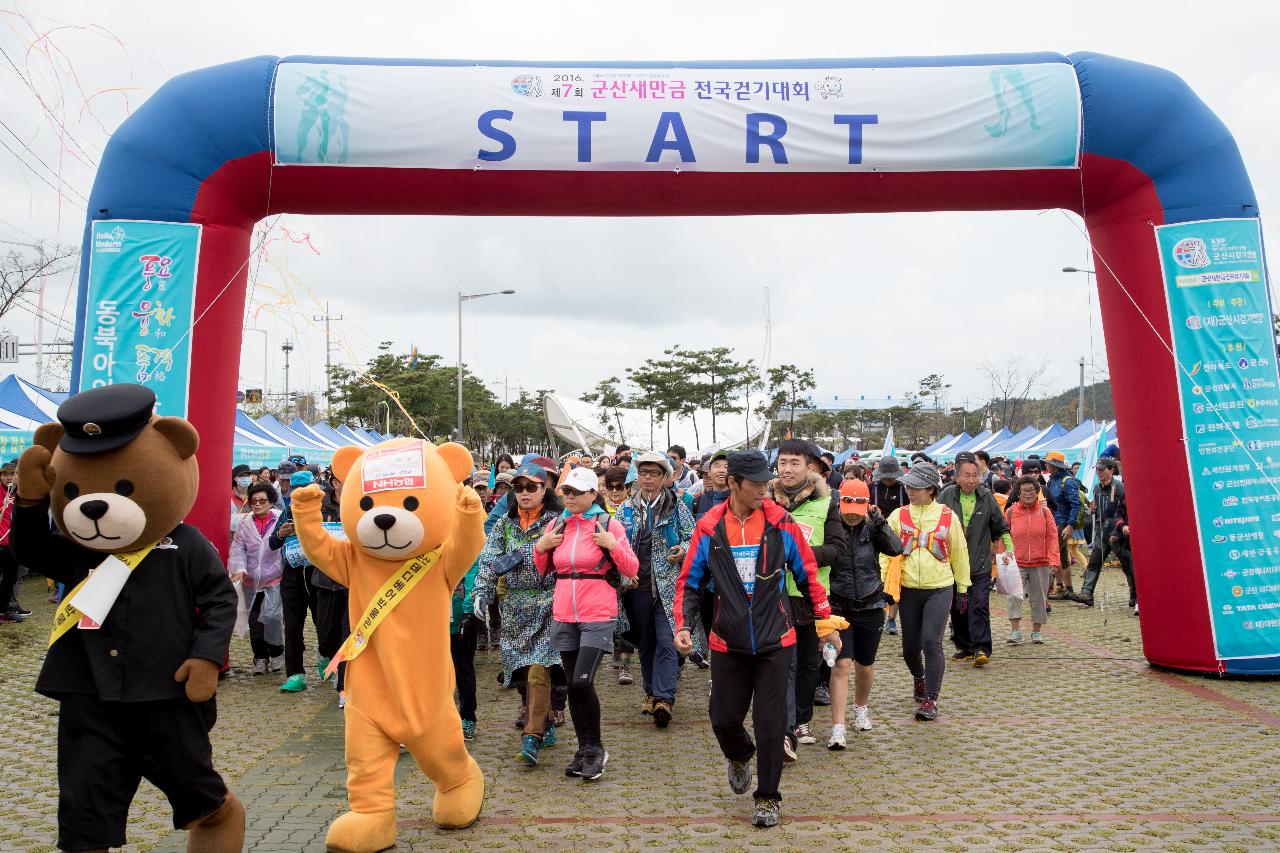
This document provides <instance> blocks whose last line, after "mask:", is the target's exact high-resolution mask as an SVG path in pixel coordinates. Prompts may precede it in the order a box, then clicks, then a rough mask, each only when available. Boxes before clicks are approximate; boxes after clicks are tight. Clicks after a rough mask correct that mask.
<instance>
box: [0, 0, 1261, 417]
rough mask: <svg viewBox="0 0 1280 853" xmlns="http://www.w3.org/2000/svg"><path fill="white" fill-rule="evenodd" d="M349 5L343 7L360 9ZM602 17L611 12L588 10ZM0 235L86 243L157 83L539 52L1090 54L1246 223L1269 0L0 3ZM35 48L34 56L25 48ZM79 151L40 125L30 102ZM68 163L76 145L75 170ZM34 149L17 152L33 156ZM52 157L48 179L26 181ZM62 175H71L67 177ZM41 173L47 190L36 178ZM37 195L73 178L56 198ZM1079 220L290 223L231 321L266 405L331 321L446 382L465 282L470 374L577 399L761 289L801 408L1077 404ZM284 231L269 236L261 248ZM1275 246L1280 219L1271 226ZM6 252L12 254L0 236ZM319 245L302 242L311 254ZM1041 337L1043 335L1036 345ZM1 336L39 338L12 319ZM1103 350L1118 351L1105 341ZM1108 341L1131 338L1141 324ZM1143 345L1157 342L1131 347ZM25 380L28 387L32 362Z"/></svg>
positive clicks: (743, 343)
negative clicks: (1116, 68) (1218, 124)
mask: <svg viewBox="0 0 1280 853" xmlns="http://www.w3.org/2000/svg"><path fill="white" fill-rule="evenodd" d="M355 9H358V11H353V10H355ZM597 9H617V11H609V12H606V11H596V10H597ZM0 10H3V14H2V15H0V23H3V26H2V27H0V47H3V48H4V50H5V52H6V53H7V54H8V55H9V57H11V58H12V59H13V60H14V61H15V62H16V63H17V64H18V66H19V67H20V68H21V69H22V70H23V73H24V74H25V75H26V76H27V77H28V78H29V79H30V80H31V82H32V83H33V84H34V87H35V92H34V93H33V92H32V91H31V90H30V89H29V88H28V87H27V85H26V84H25V83H24V82H23V81H22V79H20V78H19V77H18V75H17V74H16V73H15V72H14V70H13V69H12V68H11V67H9V65H8V63H7V62H5V61H4V59H3V58H0V95H3V103H4V105H5V106H4V109H3V121H4V122H5V124H7V125H8V127H9V128H11V129H12V131H13V132H14V133H16V134H17V136H18V137H20V138H21V140H22V143H25V144H26V145H27V146H29V148H30V150H29V151H28V150H24V149H23V148H22V147H20V146H19V144H18V143H17V142H16V141H15V139H14V137H13V136H11V135H9V134H8V132H7V131H5V130H4V129H2V128H0V138H2V139H3V140H4V141H5V142H6V143H8V146H9V147H10V148H13V149H14V150H15V151H16V152H17V153H18V154H19V155H21V156H22V157H23V159H25V160H26V161H27V163H28V165H29V166H30V168H28V167H25V166H24V165H23V164H21V163H19V162H18V160H17V159H16V156H15V155H14V154H13V153H11V152H9V151H6V150H4V149H3V148H0V239H3V240H17V241H22V240H27V239H30V238H31V237H42V238H53V237H55V236H56V237H58V238H59V239H61V240H63V241H65V242H68V243H73V244H76V245H78V244H79V241H80V235H81V232H82V228H83V222H84V210H83V208H82V207H81V206H80V205H81V204H82V201H81V196H87V195H88V191H89V186H90V184H91V182H92V179H93V168H92V162H93V161H94V160H95V159H96V157H97V156H98V154H99V153H100V152H101V148H102V145H103V144H104V143H105V140H106V138H107V137H108V135H109V133H110V132H111V131H112V130H113V129H114V128H115V127H116V126H118V124H119V123H120V122H121V121H122V120H123V119H124V118H125V117H126V115H127V114H128V111H129V110H130V109H133V108H136V107H137V105H138V104H140V103H141V102H142V101H144V100H145V99H146V97H147V96H148V95H149V94H150V93H151V92H153V91H155V89H157V88H158V87H159V86H160V85H161V84H162V83H163V82H164V81H165V80H166V79H168V78H169V77H171V76H173V75H175V74H178V73H181V72H184V71H188V70H191V69H195V68H200V67H203V66H208V65H214V64H217V63H221V62H226V61H230V60H234V59H239V58H243V57H247V56H254V55H259V54H276V55H289V54H330V55H347V56H381V57H387V56H402V57H430V58H467V59H475V60H484V59H529V60H566V61H568V60H575V59H576V60H583V61H585V60H627V59H650V60H688V59H783V58H799V57H864V56H894V55H932V54H964V53H994V52H1025V51H1035V50H1052V51H1059V52H1063V53H1070V52H1072V51H1077V50H1091V51H1098V52H1103V53H1110V54H1114V55H1117V56H1122V57H1126V58H1129V59H1135V60H1139V61H1143V62H1149V63H1152V64H1156V65H1161V66H1164V67H1167V68H1170V69H1172V70H1174V71H1175V72H1177V73H1178V74H1180V75H1181V76H1182V77H1183V78H1184V79H1185V80H1186V81H1187V82H1188V83H1189V84H1190V85H1191V86H1192V88H1194V89H1195V90H1196V92H1197V93H1198V94H1199V95H1200V97H1201V98H1203V99H1204V101H1205V102H1206V103H1207V104H1208V105H1209V106H1210V107H1211V108H1212V109H1213V110H1215V111H1216V112H1217V113H1218V114H1219V115H1220V116H1221V117H1222V118H1223V120H1224V121H1225V122H1226V124H1227V126H1228V127H1230V128H1231V129H1232V131H1233V133H1234V134H1235V136H1236V140H1237V142H1238V143H1239V146H1240V148H1241V151H1242V153H1243V156H1244V159H1245V163H1246V166H1247V167H1248V168H1249V171H1250V173H1251V176H1252V179H1253V183H1254V187H1255V190H1256V192H1257V195H1258V198H1259V203H1260V205H1261V209H1262V211H1263V212H1264V214H1265V213H1266V212H1267V211H1270V210H1271V206H1270V205H1271V202H1272V200H1273V199H1275V200H1277V201H1280V198H1277V187H1278V186H1280V184H1278V179H1280V162H1277V160H1276V157H1275V153H1276V151H1277V150H1280V54H1278V53H1277V51H1276V49H1275V37H1276V34H1277V33H1278V32H1280V3H1275V2H1270V0H1255V1H1254V2H1235V1H1234V0H1221V1H1220V2H1218V3H1214V4H1211V5H1206V4H1204V3H1202V2H1195V3H1192V2H1171V0H1160V2H1129V3H1117V2H1115V0H1108V2H1105V3H1104V2H1088V1H1087V0H1082V2H1076V3H1072V4H1068V5H1065V6H1064V5H1062V4H1058V5H1055V6H1053V7H1052V8H1050V7H1043V8H1042V7H1041V4H1009V3H1007V2H1006V3H1000V4H994V3H992V4H986V3H978V2H970V3H955V2H917V3H911V4H889V3H866V2H860V3H850V2H836V3H809V2H803V0H796V2H792V3H788V4H778V3H756V2H745V0H738V1H737V2H718V0H717V1H715V2H709V0H701V2H698V3H685V4H680V5H679V6H678V7H675V6H673V7H663V6H661V5H657V6H655V5H646V6H610V5H604V6H595V5H591V4H588V5H582V4H579V5H574V6H567V7H557V6H554V5H552V6H545V5H541V6H540V5H537V4H532V5H531V4H529V3H504V2H488V3H483V4H481V3H457V2H447V3H445V2H414V3H390V2H379V3H376V4H363V5H361V6H358V7H352V6H351V4H348V3H342V4H338V3H322V2H314V0H312V2H273V3H261V2H230V1H229V0H219V2H217V3H211V4H190V3H181V4H178V3H169V2H162V0H148V2H116V0H95V1H94V2H84V3H81V2H40V3H34V2H29V3H20V4H12V3H0ZM47 31H52V32H51V33H50V34H49V35H48V36H47V37H46V38H45V39H43V40H40V41H35V35H34V33H45V32H47ZM37 93H38V94H39V96H40V98H41V99H43V100H44V101H45V103H46V104H47V105H49V106H50V107H51V109H53V111H54V112H55V113H57V114H58V115H59V116H60V117H64V120H65V126H66V128H67V129H68V131H69V133H70V138H68V137H67V136H65V135H62V140H61V141H60V139H59V136H60V135H61V134H59V133H58V131H57V129H56V128H55V127H54V126H52V124H51V122H49V121H47V120H46V119H45V117H44V115H43V113H42V110H41V108H40V105H39V103H38V102H37V97H36V94H37ZM78 148H81V149H85V150H87V151H88V156H86V155H84V154H82V153H81V152H80V151H79V150H77V149H78ZM32 152H34V153H32ZM37 157H38V158H39V159H40V160H42V161H43V162H44V163H45V164H47V166H48V167H49V169H46V168H44V167H43V166H41V165H40V164H39V163H36V162H35V159H36V158H37ZM77 158H80V159H82V160H88V161H89V162H87V163H86V162H79V160H78V159H77ZM49 170H52V171H49ZM37 173H38V174H39V175H41V176H43V177H45V178H46V179H48V180H49V181H50V182H51V183H53V184H55V185H56V184H58V183H59V181H60V180H61V181H62V182H65V187H64V190H63V192H64V195H65V197H64V198H63V199H62V200H61V204H59V203H58V202H59V198H58V196H57V194H56V193H55V192H54V190H53V189H52V188H51V187H50V186H48V185H47V184H45V183H43V182H42V181H41V180H40V178H39V177H37ZM1074 222H1075V220H1074V219H1068V218H1067V217H1065V216H1064V215H1063V214H1062V213H1060V212H1058V211H1047V212H1045V211H1031V212H1010V213H934V214H894V215H843V216H791V217H780V216H779V217H733V218H729V217H723V218H704V219H686V218H681V219H607V220H606V219H597V220H591V219H550V218H544V219H518V218H473V219H468V218H457V217H311V216H286V217H284V219H283V220H282V222H281V224H282V225H283V226H284V227H285V228H287V229H288V233H289V234H291V235H293V236H294V237H295V238H298V239H299V240H301V238H302V236H303V235H310V239H309V243H306V242H289V243H288V245H286V242H287V241H286V240H284V239H280V240H277V241H274V242H272V243H271V244H270V246H269V249H270V251H269V253H268V258H267V261H266V262H265V263H263V264H261V265H260V266H257V267H256V269H255V271H256V275H255V283H252V284H251V286H252V287H253V303H252V304H251V305H250V306H249V309H248V315H249V316H248V317H247V318H246V320H247V322H246V325H248V326H256V327H258V328H263V329H266V330H267V335H266V337H267V339H268V341H269V344H270V350H269V352H268V355H269V356H270V358H269V364H268V366H267V372H268V374H269V376H270V387H271V388H272V389H273V390H279V389H280V388H281V387H282V385H283V374H282V367H283V361H282V358H281V355H280V352H279V346H280V344H281V343H283V341H284V340H285V339H286V338H289V339H292V340H293V341H294V343H295V344H296V346H297V349H296V350H295V351H294V353H293V357H292V367H293V370H292V377H291V383H290V384H291V386H292V387H293V388H295V389H298V388H302V389H307V388H310V389H315V390H319V389H320V388H321V386H322V382H323V365H324V336H323V330H322V324H319V323H315V322H313V321H312V320H311V318H312V317H313V316H316V315H319V314H322V313H323V306H324V303H325V301H326V300H328V301H329V302H330V303H331V305H332V310H333V314H334V315H338V314H341V315H343V317H344V319H343V320H342V321H341V322H339V323H335V325H334V331H335V340H336V341H337V347H338V349H337V350H336V352H335V355H334V358H335V359H337V360H340V361H344V362H348V361H355V362H358V363H363V362H364V361H365V360H366V359H367V358H368V357H369V356H370V355H372V354H373V353H374V351H375V348H376V343H377V342H378V341H381V340H390V341H393V342H394V343H395V345H396V348H397V349H398V350H401V351H405V350H407V349H408V348H409V346H411V345H416V346H417V347H418V348H419V350H420V351H422V352H424V353H430V352H439V353H442V354H443V355H444V356H445V359H446V361H447V362H448V363H452V362H453V360H454V358H455V357H456V356H455V353H456V351H457V330H456V323H457V320H456V313H455V312H456V297H455V294H456V292H457V290H458V288H459V285H460V286H461V287H462V288H464V289H465V290H467V291H470V292H479V291H488V290H500V289H504V288H514V289H515V290H516V291H517V293H516V295H514V296H505V297H493V298H490V299H486V300H482V301H479V302H473V303H469V304H468V305H467V307H466V321H465V323H464V329H463V339H464V360H465V361H466V362H467V363H468V364H469V365H470V366H471V367H472V368H473V369H474V370H476V371H477V372H478V373H479V374H480V375H482V376H483V377H485V378H486V379H487V380H489V381H491V382H492V383H493V385H491V387H492V388H493V389H494V390H495V392H496V393H497V394H498V395H499V397H501V396H502V393H503V381H504V377H505V379H506V380H507V381H508V382H509V384H510V386H511V388H512V394H513V396H514V393H515V389H516V388H518V387H521V386H523V387H524V388H527V389H529V390H533V389H535V388H540V387H552V388H555V389H557V390H558V391H560V392H562V393H567V394H570V395H573V396H577V395H578V394H580V393H582V392H583V391H585V390H588V389H589V388H590V387H591V386H592V385H593V384H594V383H595V382H596V381H597V380H599V379H600V378H602V377H605V376H609V375H611V374H613V375H622V371H623V370H624V369H625V368H626V367H628V366H631V365H635V364H638V363H639V362H640V361H642V360H643V359H644V358H645V357H648V356H656V355H659V354H660V353H661V351H662V349H663V348H664V347H667V346H670V345H671V344H676V343H678V344H681V345H682V346H686V347H702V346H717V345H726V346H733V347H735V348H736V349H737V350H738V353H739V356H740V357H742V358H747V357H751V358H755V359H756V360H757V362H759V360H760V359H761V357H762V355H763V351H764V328H765V289H766V288H768V290H769V293H770V306H771V317H772V331H773V346H772V357H771V362H772V364H774V365H778V364H781V363H786V362H791V363H795V364H798V365H800V366H801V367H812V368H813V369H814V370H815V373H816V376H817V380H818V393H819V394H821V395H823V396H832V395H839V396H841V397H845V396H857V395H859V394H864V395H867V396H873V395H875V396H884V395H887V394H893V395H897V394H900V393H901V392H903V391H905V390H907V389H909V388H914V387H915V386H916V384H917V382H918V381H919V379H920V378H921V377H923V376H925V375H926V374H929V373H935V372H937V373H942V374H944V375H945V376H946V378H947V380H948V381H950V382H951V383H952V384H953V386H954V388H953V393H952V403H953V404H962V403H964V402H965V401H966V400H967V401H969V403H970V405H976V404H977V403H978V402H979V401H981V400H982V399H985V397H986V396H987V387H986V383H985V381H984V380H983V379H982V378H981V376H980V375H979V373H978V370H977V363H978V362H980V361H982V360H984V359H994V360H999V359H1002V358H1004V357H1006V355H1007V353H1008V352H1009V346H1008V342H1009V341H1010V336H1009V335H1008V334H1006V333H1005V332H1006V331H1007V330H1008V329H1009V328H1011V327H1013V328H1024V329H1025V328H1028V327H1029V326H1031V327H1033V328H1036V329H1037V331H1036V333H1034V334H1032V335H1025V336H1022V337H1021V339H1020V340H1021V342H1022V343H1021V346H1022V347H1023V352H1025V354H1026V355H1027V356H1028V357H1029V359H1030V360H1033V361H1038V360H1039V359H1040V358H1043V357H1047V358H1048V359H1049V364H1050V368H1049V371H1048V373H1047V375H1046V380H1045V387H1044V388H1043V389H1042V390H1043V392H1044V393H1057V392H1060V391H1062V390H1065V389H1067V388H1069V387H1072V386H1074V384H1075V382H1076V378H1077V373H1078V367H1077V363H1078V360H1079V358H1080V357H1081V356H1082V355H1091V354H1092V355H1095V356H1096V358H1097V359H1098V360H1099V365H1098V366H1099V367H1101V360H1102V359H1103V358H1104V357H1105V356H1104V343H1103V336H1102V329H1101V320H1100V318H1099V316H1098V313H1097V301H1096V299H1093V300H1090V298H1089V293H1088V287H1087V280H1086V277H1085V276H1083V275H1067V274H1064V273H1062V272H1060V270H1061V268H1062V267H1063V266H1068V265H1074V266H1079V267H1085V266H1091V265H1092V262H1091V259H1090V257H1089V255H1088V249H1087V245H1086V243H1085V240H1084V238H1083V237H1082V236H1081V234H1080V231H1079V230H1078V228H1077V225H1076V224H1073V223H1074ZM1264 227H1265V220H1264ZM277 233H279V234H281V236H283V232H277ZM1266 233H1267V236H1268V238H1269V239H1268V241H1267V242H1268V245H1269V246H1274V237H1275V228H1274V226H1273V227H1271V228H1266ZM0 246H4V244H0ZM312 247H314V249H315V251H314V252H313V251H312ZM63 279H64V280H62V281H57V282H51V283H50V285H49V289H48V292H47V294H46V297H45V306H46V310H47V311H48V313H49V314H50V315H52V319H51V320H50V321H49V323H48V324H47V325H46V332H45V335H46V338H48V337H52V336H53V335H54V334H55V333H56V328H55V327H56V326H57V325H59V324H64V325H65V326H68V327H69V326H71V325H73V324H74V308H73V305H72V304H71V302H72V300H73V298H74V297H72V299H68V298H67V287H66V285H67V284H68V283H69V282H70V275H66V276H64V277H63ZM1050 318H1052V319H1053V320H1054V324H1053V327H1052V329H1051V330H1050V329H1048V328H1047V327H1043V326H1041V323H1042V322H1043V321H1047V320H1049V319H1050ZM0 326H6V327H7V328H8V329H9V330H10V331H12V332H15V333H17V334H19V335H20V336H21V339H22V340H23V341H30V340H33V339H34V334H35V320H34V317H33V315H32V314H31V313H30V312H26V311H17V312H13V313H11V314H9V315H8V316H6V317H5V318H3V320H0ZM1113 333H1114V332H1113ZM1122 333H1123V334H1143V333H1144V330H1142V329H1133V330H1124V331H1123V332H1122ZM1146 333H1147V334H1149V332H1146ZM263 337H264V336H263V335H261V334H249V335H247V336H246V338H245V344H244V348H243V353H242V359H241V367H240V373H241V377H242V385H241V387H257V386H260V385H261V384H262V376H263ZM20 372H21V373H22V374H23V375H25V376H28V377H34V373H35V369H34V363H33V362H32V361H31V360H24V362H23V364H22V365H21V368H20Z"/></svg>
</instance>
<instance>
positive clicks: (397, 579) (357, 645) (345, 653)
mask: <svg viewBox="0 0 1280 853" xmlns="http://www.w3.org/2000/svg"><path fill="white" fill-rule="evenodd" d="M443 551H444V546H443V545H442V546H440V547H439V548H436V549H435V550H434V551H430V552H428V553H426V554H423V555H422V556H420V557H414V558H413V559H412V560H409V561H408V562H406V563H405V564H404V565H402V566H401V567H400V568H399V569H397V570H396V573H395V574H393V575H392V576H391V577H389V578H387V579H386V581H384V582H383V584H382V592H380V593H378V594H377V595H376V596H375V597H374V599H373V600H372V601H370V602H369V603H368V604H366V605H365V606H364V616H363V617H362V618H361V619H360V622H359V624H357V625H352V626H351V635H350V636H349V637H347V639H346V642H344V643H343V644H342V648H340V649H338V653H337V654H336V655H334V656H333V659H332V660H330V661H329V666H328V668H327V669H325V671H324V676H325V678H328V677H329V676H331V675H333V674H334V673H336V672H337V671H338V664H340V663H342V662H344V661H350V660H355V659H356V658H357V657H359V656H360V653H361V652H363V651H364V650H365V649H367V648H368V647H369V642H370V640H372V639H373V632H374V631H376V630H378V626H379V625H381V624H382V622H383V620H384V619H385V618H386V616H387V615H388V614H389V613H391V611H392V610H395V608H396V605H397V604H399V603H400V602H401V601H403V600H404V597H405V596H406V595H408V594H409V590H411V589H413V587H414V586H415V585H416V584H417V583H418V581H420V580H421V579H422V578H424V577H426V575H427V572H429V571H431V567H432V566H434V565H435V564H436V561H437V560H439V559H440V554H441V553H442V552H443Z"/></svg>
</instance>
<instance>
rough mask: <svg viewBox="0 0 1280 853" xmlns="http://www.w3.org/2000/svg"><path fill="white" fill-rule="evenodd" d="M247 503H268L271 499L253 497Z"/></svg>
mask: <svg viewBox="0 0 1280 853" xmlns="http://www.w3.org/2000/svg"><path fill="white" fill-rule="evenodd" d="M249 503H251V504H269V503H271V501H269V500H267V499H266V498H254V499H253V500H251V501H249Z"/></svg>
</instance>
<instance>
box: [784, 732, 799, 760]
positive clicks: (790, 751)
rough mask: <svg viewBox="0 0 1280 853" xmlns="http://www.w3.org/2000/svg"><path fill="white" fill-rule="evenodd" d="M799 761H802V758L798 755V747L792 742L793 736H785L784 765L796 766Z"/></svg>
mask: <svg viewBox="0 0 1280 853" xmlns="http://www.w3.org/2000/svg"><path fill="white" fill-rule="evenodd" d="M799 760H800V756H798V755H796V746H795V744H793V743H792V742H791V735H783V737H782V763H783V764H795V763H796V762H797V761H799Z"/></svg>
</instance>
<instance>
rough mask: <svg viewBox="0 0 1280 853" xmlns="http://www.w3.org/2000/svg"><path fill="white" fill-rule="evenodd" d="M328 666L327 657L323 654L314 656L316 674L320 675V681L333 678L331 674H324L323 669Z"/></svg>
mask: <svg viewBox="0 0 1280 853" xmlns="http://www.w3.org/2000/svg"><path fill="white" fill-rule="evenodd" d="M328 668H329V658H327V657H324V656H323V655H322V656H320V657H318V658H316V675H318V676H320V680H321V681H328V680H329V679H330V678H333V676H332V675H325V674H324V671H325V670H326V669H328Z"/></svg>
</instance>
